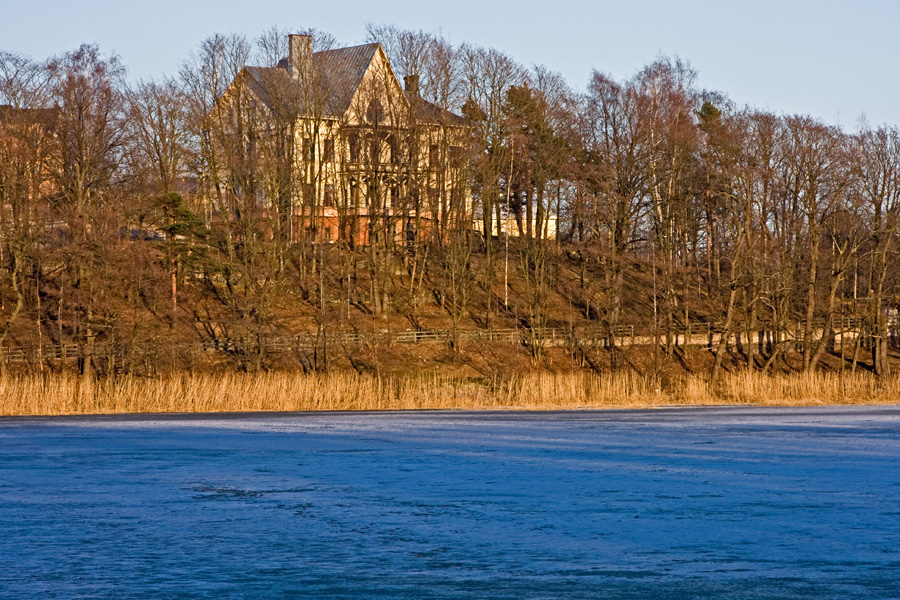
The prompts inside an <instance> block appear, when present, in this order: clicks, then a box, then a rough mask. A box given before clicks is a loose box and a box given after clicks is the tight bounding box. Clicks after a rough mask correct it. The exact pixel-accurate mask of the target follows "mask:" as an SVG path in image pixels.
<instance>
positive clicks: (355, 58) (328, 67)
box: [246, 44, 468, 126]
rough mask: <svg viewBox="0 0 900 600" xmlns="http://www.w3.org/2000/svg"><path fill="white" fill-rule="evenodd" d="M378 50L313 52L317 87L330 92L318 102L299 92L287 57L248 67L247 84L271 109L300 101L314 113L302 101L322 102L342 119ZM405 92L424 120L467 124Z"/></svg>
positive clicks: (327, 111) (309, 110)
mask: <svg viewBox="0 0 900 600" xmlns="http://www.w3.org/2000/svg"><path fill="white" fill-rule="evenodd" d="M378 49H379V44H363V45H360V46H351V47H349V48H337V49H334V50H323V51H320V52H314V53H313V55H312V62H313V72H314V73H315V76H316V77H317V78H320V80H321V85H320V86H317V87H319V88H320V89H321V90H322V93H323V94H327V98H322V99H321V102H317V101H316V99H314V98H311V97H310V96H309V95H308V94H303V95H301V94H299V89H300V88H299V87H298V84H297V82H296V81H295V80H294V79H293V78H292V77H291V75H290V73H289V72H288V69H287V64H288V63H287V59H286V58H284V59H282V60H281V61H280V62H279V63H278V66H277V67H247V68H246V73H247V74H248V75H249V77H248V78H247V79H246V81H247V85H248V86H249V87H250V89H251V91H252V92H253V93H254V95H255V96H256V97H257V98H258V99H259V101H260V102H262V103H264V104H265V105H266V106H268V107H269V108H273V109H274V108H277V107H278V106H279V105H280V104H282V103H285V102H297V103H298V106H299V108H300V112H301V113H305V114H312V113H313V112H316V111H315V108H316V107H315V106H302V104H303V103H304V102H305V103H308V104H320V105H321V106H322V107H324V110H323V111H322V112H323V113H324V116H326V117H335V118H340V117H341V116H343V115H344V114H346V113H347V111H348V110H349V109H350V104H351V102H353V97H354V95H355V94H356V91H357V90H358V89H359V87H360V86H361V85H362V82H363V78H364V77H365V75H366V71H367V70H368V69H369V66H370V65H371V64H372V61H373V60H374V59H375V55H376V53H377V52H378ZM398 85H399V82H398ZM291 94H296V95H295V96H291ZM405 94H406V98H407V100H408V101H409V102H410V103H411V104H412V105H413V107H414V108H415V112H416V116H417V117H418V118H419V119H421V120H422V121H427V122H432V123H443V124H447V125H457V126H465V125H467V124H468V120H467V119H465V118H464V117H461V116H459V115H457V114H454V113H452V112H450V111H447V110H444V109H442V108H440V107H438V106H435V105H434V104H432V103H430V102H428V101H426V100H424V99H423V98H422V97H421V96H419V95H418V94H412V93H410V92H409V91H407V92H405ZM276 96H278V97H276Z"/></svg>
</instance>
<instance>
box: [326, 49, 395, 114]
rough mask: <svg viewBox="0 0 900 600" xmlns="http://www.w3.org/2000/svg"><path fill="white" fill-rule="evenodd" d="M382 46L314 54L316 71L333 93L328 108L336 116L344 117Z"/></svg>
mask: <svg viewBox="0 0 900 600" xmlns="http://www.w3.org/2000/svg"><path fill="white" fill-rule="evenodd" d="M378 47H379V46H378V44H363V45H362V46H351V47H350V48H338V49H336V50H325V51H322V52H315V53H313V70H314V71H316V72H317V73H319V74H321V75H322V77H323V79H324V81H323V83H324V87H325V89H327V90H329V91H330V92H331V98H329V102H328V105H329V108H330V109H331V110H332V111H334V114H340V115H343V114H344V113H346V112H347V110H348V109H349V108H350V103H351V102H352V101H353V96H354V94H355V93H356V90H358V89H359V86H360V85H361V84H362V81H363V77H364V76H365V74H366V70H368V68H369V65H371V64H372V60H374V59H375V53H376V52H378Z"/></svg>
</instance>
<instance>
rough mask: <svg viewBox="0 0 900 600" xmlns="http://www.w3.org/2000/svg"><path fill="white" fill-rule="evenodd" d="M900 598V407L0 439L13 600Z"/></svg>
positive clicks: (252, 422) (1, 572)
mask: <svg viewBox="0 0 900 600" xmlns="http://www.w3.org/2000/svg"><path fill="white" fill-rule="evenodd" d="M710 596H720V597H723V596H728V597H732V598H834V599H845V598H900V408H898V407H854V408H819V409H771V408H700V409H697V408H683V409H664V410H655V411H604V412H596V411H585V412H563V413H514V412H503V413H497V412H490V413H454V412H436V413H435V412H430V413H368V414H360V413H356V414H346V413H338V414H292V415H258V414H256V415H241V416H233V415H206V416H181V415H178V416H151V417H128V416H125V417H90V418H46V419H44V418H41V419H38V418H34V419H0V598H28V597H57V598H103V597H106V598H263V597H298V598H300V597H304V598H306V597H318V598H416V599H418V598H431V599H448V598H459V599H463V598H489V599H495V598H497V599H499V598H503V599H510V600H512V599H516V600H518V599H521V598H636V599H637V598H706V597H710Z"/></svg>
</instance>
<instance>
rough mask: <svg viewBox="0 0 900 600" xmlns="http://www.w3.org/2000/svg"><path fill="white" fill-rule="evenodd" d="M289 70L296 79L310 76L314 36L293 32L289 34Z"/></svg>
mask: <svg viewBox="0 0 900 600" xmlns="http://www.w3.org/2000/svg"><path fill="white" fill-rule="evenodd" d="M288 71H289V72H290V74H291V77H293V78H294V79H296V80H298V81H299V80H300V78H301V77H309V73H310V71H312V36H311V35H300V34H291V35H289V36H288Z"/></svg>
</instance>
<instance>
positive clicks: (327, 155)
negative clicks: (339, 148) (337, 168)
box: [322, 138, 334, 163]
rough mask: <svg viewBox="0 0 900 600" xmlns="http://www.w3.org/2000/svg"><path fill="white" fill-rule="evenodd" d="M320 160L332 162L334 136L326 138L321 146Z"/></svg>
mask: <svg viewBox="0 0 900 600" xmlns="http://www.w3.org/2000/svg"><path fill="white" fill-rule="evenodd" d="M322 160H323V161H325V162H329V163H330V162H334V138H327V139H326V140H325V143H324V144H323V146H322Z"/></svg>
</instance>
